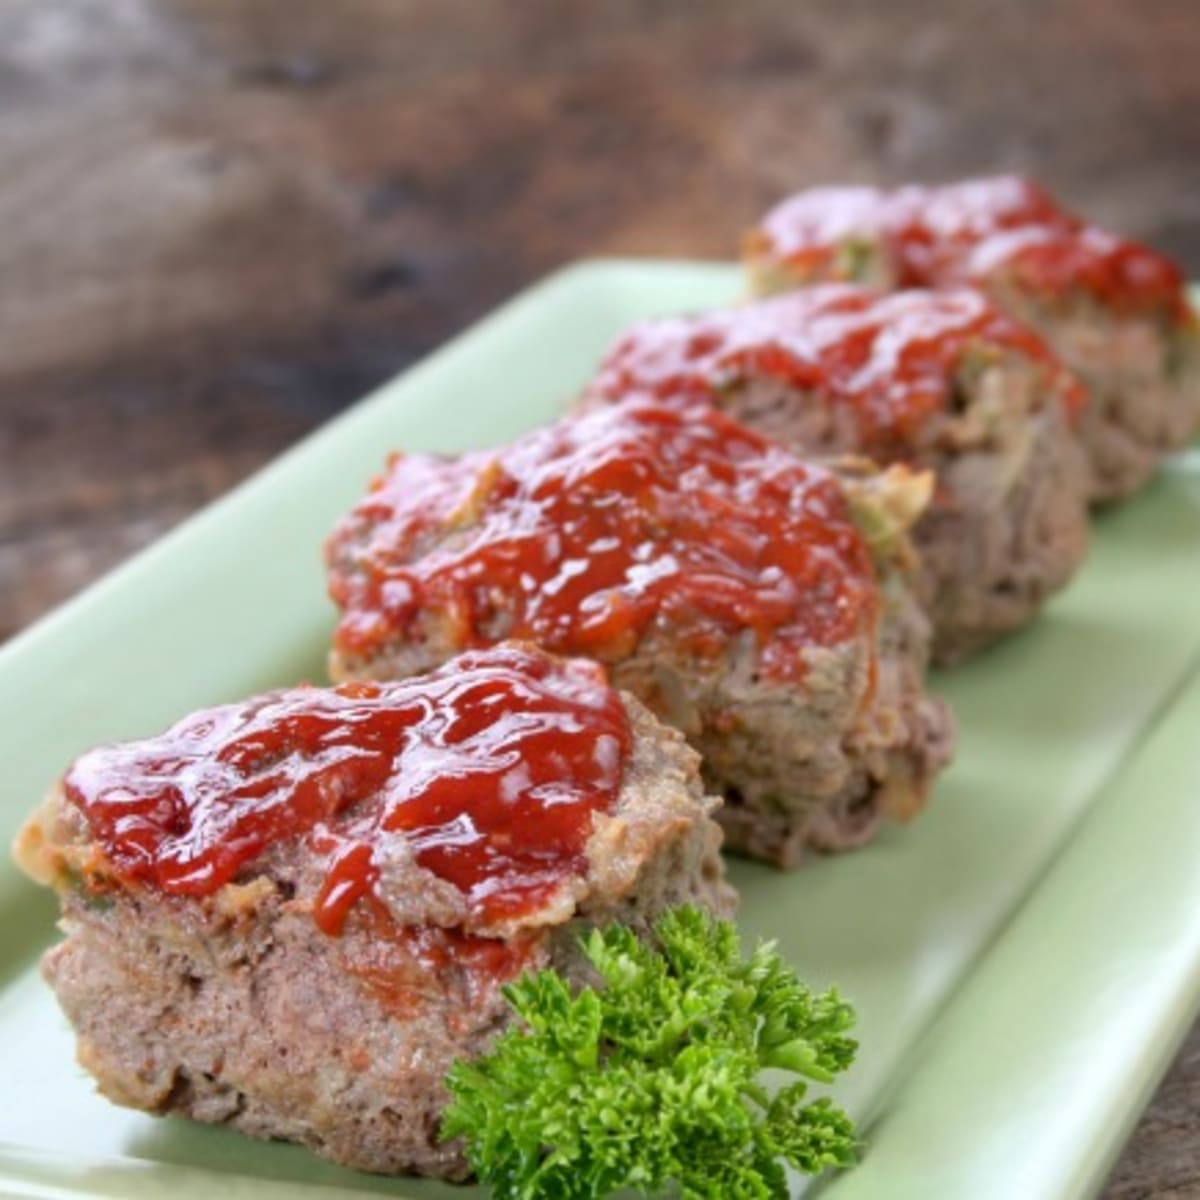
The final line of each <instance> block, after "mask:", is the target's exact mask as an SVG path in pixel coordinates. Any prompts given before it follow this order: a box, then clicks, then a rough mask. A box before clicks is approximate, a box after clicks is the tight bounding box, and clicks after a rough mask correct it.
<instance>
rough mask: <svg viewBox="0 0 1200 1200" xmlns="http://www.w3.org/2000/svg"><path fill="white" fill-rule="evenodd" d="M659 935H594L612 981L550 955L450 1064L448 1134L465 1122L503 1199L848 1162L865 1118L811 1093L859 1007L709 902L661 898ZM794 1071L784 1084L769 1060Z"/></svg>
mask: <svg viewBox="0 0 1200 1200" xmlns="http://www.w3.org/2000/svg"><path fill="white" fill-rule="evenodd" d="M655 934H656V940H657V943H658V944H657V946H653V945H648V944H647V943H646V942H644V941H642V940H640V939H639V938H638V937H637V936H636V935H635V934H634V933H633V931H632V930H630V929H629V928H627V927H625V926H622V925H610V926H608V927H606V928H603V929H595V930H593V931H592V932H591V933H590V934H589V935H588V937H587V938H586V939H584V940H583V942H582V946H583V950H584V953H585V954H586V956H587V958H588V959H589V961H590V962H591V964H592V966H593V967H594V968H595V971H596V973H597V974H598V975H599V977H600V980H601V985H600V986H599V987H596V988H590V987H585V988H582V989H579V990H573V989H572V988H571V987H570V986H569V985H568V983H567V982H566V980H564V979H563V978H562V976H561V975H559V974H558V973H557V972H555V971H552V970H547V971H541V972H539V973H537V974H535V975H526V976H524V977H523V978H521V979H520V980H518V981H517V982H516V983H513V984H511V985H510V986H509V987H507V988H506V989H505V994H506V996H507V999H508V1002H509V1003H510V1005H511V1006H512V1007H513V1009H514V1010H515V1011H516V1014H517V1016H518V1018H519V1021H518V1023H517V1024H516V1025H514V1027H513V1028H512V1029H510V1030H509V1031H508V1032H506V1033H504V1034H502V1035H501V1036H500V1037H499V1038H498V1039H497V1041H496V1042H495V1044H494V1046H493V1048H492V1051H491V1053H490V1054H488V1055H487V1056H485V1057H483V1058H480V1059H477V1060H475V1061H466V1060H464V1061H460V1062H458V1063H456V1064H455V1065H454V1067H453V1068H452V1069H451V1071H450V1074H449V1076H448V1079H447V1082H448V1084H449V1087H450V1091H451V1093H452V1094H453V1097H454V1100H453V1103H452V1104H451V1106H450V1107H449V1109H448V1110H447V1112H446V1115H445V1118H444V1122H443V1126H442V1134H443V1137H445V1138H448V1139H449V1138H455V1137H461V1138H463V1139H464V1141H465V1144H466V1149H467V1155H468V1158H469V1159H470V1161H471V1164H472V1166H473V1167H474V1169H475V1172H476V1174H477V1175H478V1176H479V1178H480V1179H481V1180H482V1181H483V1182H485V1183H487V1184H489V1185H490V1186H491V1187H492V1189H493V1192H494V1194H495V1195H496V1196H497V1197H499V1198H500V1200H585V1198H598V1197H603V1196H608V1195H609V1194H611V1193H612V1192H614V1191H617V1190H618V1189H621V1188H628V1189H632V1190H633V1191H635V1192H640V1193H642V1194H653V1193H656V1192H660V1191H662V1190H663V1189H664V1188H666V1187H667V1186H668V1185H670V1184H672V1183H674V1184H675V1185H676V1187H677V1190H678V1193H679V1194H680V1195H682V1196H683V1197H685V1198H693V1197H695V1198H701V1197H704V1198H709V1197H712V1198H714V1200H715V1198H717V1197H720V1198H721V1200H752V1198H753V1200H760V1198H761V1200H774V1198H775V1197H786V1196H787V1194H788V1191H787V1179H786V1174H785V1170H784V1164H785V1163H787V1164H790V1165H791V1166H792V1167H794V1168H795V1169H796V1170H798V1171H802V1172H805V1173H809V1174H816V1173H818V1172H820V1171H822V1170H824V1169H825V1168H827V1167H844V1166H847V1165H849V1164H850V1163H851V1162H852V1161H853V1158H854V1153H855V1144H856V1143H855V1133H854V1127H853V1125H852V1124H851V1122H850V1119H849V1118H848V1117H847V1116H846V1114H845V1113H844V1112H843V1111H842V1110H841V1109H840V1108H838V1107H836V1106H835V1105H834V1104H833V1103H832V1102H831V1101H830V1100H829V1099H827V1098H820V1099H809V1095H808V1092H809V1086H810V1081H811V1082H817V1083H828V1082H829V1081H830V1080H832V1079H833V1078H834V1076H835V1075H837V1074H838V1072H840V1071H842V1070H844V1069H845V1068H846V1067H847V1066H848V1065H849V1064H850V1062H851V1060H852V1059H853V1057H854V1052H855V1049H856V1043H855V1042H854V1040H853V1039H852V1038H850V1037H849V1036H848V1034H847V1030H849V1029H850V1027H851V1026H852V1025H853V1023H854V1013H853V1010H852V1009H851V1008H850V1006H849V1005H848V1004H846V1003H845V1002H844V1001H843V1000H842V999H841V998H840V997H839V996H838V994H837V992H836V991H833V990H830V991H827V992H823V993H820V994H814V993H813V992H811V991H810V990H809V989H808V988H807V987H805V986H804V984H802V983H801V982H800V981H799V980H798V979H797V978H796V976H795V974H794V973H793V972H792V971H791V970H790V969H789V968H788V966H787V965H786V963H784V961H783V960H782V959H781V958H780V956H779V954H778V952H777V951H776V949H775V948H774V946H773V945H772V944H764V945H760V946H758V948H757V949H756V950H755V951H754V952H753V953H752V954H751V955H750V956H749V958H745V957H743V955H742V952H741V948H740V945H739V942H738V936H737V931H736V929H735V928H734V926H733V925H732V924H731V923H729V922H728V921H720V920H717V919H716V918H714V917H712V916H711V915H709V914H708V913H706V912H704V911H703V910H701V909H697V908H693V907H683V908H678V909H674V910H672V911H670V912H668V913H666V914H665V915H664V916H663V917H662V918H661V919H660V920H659V922H658V923H657V925H656V927H655ZM769 1068H776V1069H778V1070H780V1071H783V1072H786V1073H787V1074H789V1075H791V1076H795V1077H797V1078H794V1079H793V1080H792V1081H791V1082H789V1083H786V1084H785V1085H784V1086H783V1087H781V1088H780V1089H779V1090H778V1091H776V1092H774V1094H772V1093H771V1092H770V1091H769V1090H768V1088H767V1087H766V1086H765V1084H764V1082H763V1079H762V1073H763V1071H764V1070H766V1069H769Z"/></svg>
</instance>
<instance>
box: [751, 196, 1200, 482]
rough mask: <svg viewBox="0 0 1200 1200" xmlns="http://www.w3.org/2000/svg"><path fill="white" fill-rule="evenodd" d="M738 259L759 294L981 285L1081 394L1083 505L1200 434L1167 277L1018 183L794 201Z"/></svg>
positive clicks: (1157, 262)
mask: <svg viewBox="0 0 1200 1200" xmlns="http://www.w3.org/2000/svg"><path fill="white" fill-rule="evenodd" d="M745 255H746V261H747V265H748V267H749V270H750V276H751V280H752V284H753V287H754V289H755V290H756V291H757V292H758V293H759V294H766V293H769V292H777V291H782V290H788V289H791V288H795V287H798V286H801V285H805V284H809V283H813V282H818V281H821V280H848V281H851V282H860V283H867V284H872V285H874V286H876V287H881V288H887V289H894V288H909V287H947V286H958V285H961V284H974V285H976V286H979V287H982V288H984V289H985V290H986V291H987V292H988V293H989V294H990V295H991V296H992V298H993V299H994V300H996V302H997V303H999V304H1000V305H1001V306H1003V307H1004V308H1006V309H1008V311H1009V312H1011V313H1012V315H1014V316H1016V317H1018V318H1020V319H1021V320H1024V321H1027V322H1029V323H1030V324H1031V325H1033V326H1034V327H1035V328H1036V329H1037V330H1038V331H1039V332H1040V333H1041V334H1042V335H1043V336H1044V337H1045V339H1046V341H1047V342H1048V343H1049V344H1050V345H1051V346H1052V347H1053V349H1054V350H1055V351H1056V352H1057V353H1058V354H1059V355H1060V356H1061V357H1062V359H1063V360H1064V362H1066V363H1067V365H1068V366H1070V367H1071V368H1072V369H1073V370H1074V371H1076V372H1077V373H1078V375H1079V376H1080V378H1081V379H1082V380H1083V381H1084V383H1085V384H1086V385H1087V387H1088V389H1089V391H1090V393H1091V403H1090V404H1089V405H1088V406H1087V408H1086V409H1085V411H1084V413H1083V416H1082V419H1081V422H1080V435H1081V438H1082V440H1083V443H1084V446H1085V449H1086V450H1087V453H1088V458H1089V461H1090V465H1091V494H1092V499H1093V500H1094V501H1105V500H1114V499H1119V498H1120V497H1123V496H1127V495H1129V494H1130V493H1132V492H1134V491H1136V490H1137V489H1138V488H1140V487H1141V486H1142V485H1143V484H1144V483H1146V482H1147V480H1149V479H1150V478H1151V477H1152V476H1153V474H1154V473H1155V471H1156V469H1157V467H1158V463H1159V461H1160V460H1161V458H1162V457H1163V455H1164V454H1166V453H1168V452H1169V451H1171V450H1174V449H1178V448H1179V447H1181V446H1184V445H1186V444H1187V443H1188V442H1189V441H1190V440H1191V438H1192V437H1194V436H1195V434H1196V432H1197V430H1198V429H1200V324H1198V322H1197V317H1196V314H1195V313H1194V312H1193V310H1192V308H1191V306H1190V304H1189V303H1188V297H1187V292H1186V289H1185V285H1184V279H1183V276H1182V275H1181V273H1180V271H1179V270H1178V268H1177V267H1176V266H1175V265H1174V264H1173V263H1172V262H1170V261H1169V260H1168V259H1166V258H1165V257H1163V256H1162V255H1161V254H1158V253H1156V252H1155V251H1154V250H1152V249H1150V248H1149V247H1148V246H1144V245H1142V244H1140V243H1138V242H1133V241H1129V240H1127V239H1124V238H1120V237H1118V236H1116V235H1115V234H1113V233H1110V232H1108V231H1107V230H1104V229H1100V228H1097V227H1096V226H1094V225H1091V224H1088V223H1087V222H1086V221H1085V220H1083V218H1081V217H1079V216H1078V215H1076V214H1075V213H1072V212H1070V211H1068V210H1067V209H1065V208H1063V207H1062V206H1061V205H1059V204H1058V203H1057V202H1056V201H1055V200H1054V199H1053V198H1052V197H1051V196H1050V195H1048V194H1047V193H1046V192H1045V191H1044V190H1043V189H1042V188H1040V187H1038V186H1037V185H1036V184H1034V183H1031V182H1030V181H1028V180H1024V179H1017V178H1009V177H1001V178H996V179H977V180H968V181H965V182H960V183H954V184H949V185H945V186H942V187H932V188H925V187H912V186H910V187H902V188H897V189H894V190H890V191H888V190H881V189H878V188H869V187H849V188H816V189H812V190H809V191H804V192H800V193H799V194H798V195H795V196H792V197H791V198H790V199H788V200H785V201H784V202H783V203H781V204H780V205H778V206H777V207H776V208H774V209H773V210H772V211H771V212H769V213H768V214H767V216H766V217H765V218H764V219H763V221H762V223H761V224H760V225H759V226H758V227H757V228H756V229H754V230H753V231H752V232H751V233H749V234H748V235H747V237H746V240H745Z"/></svg>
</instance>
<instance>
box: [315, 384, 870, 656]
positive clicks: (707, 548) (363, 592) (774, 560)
mask: <svg viewBox="0 0 1200 1200" xmlns="http://www.w3.org/2000/svg"><path fill="white" fill-rule="evenodd" d="M329 551H330V559H331V563H332V566H333V569H332V571H331V581H330V590H331V594H332V595H333V598H334V599H335V601H336V602H337V603H338V604H339V605H340V606H341V607H342V609H343V617H342V620H341V623H340V625H339V627H338V632H337V644H338V647H339V649H341V650H342V651H344V652H349V653H352V654H369V653H370V652H371V651H372V650H373V649H375V648H377V647H378V646H380V645H381V644H385V643H386V642H387V641H388V640H389V639H391V638H404V637H406V636H414V630H415V629H416V628H417V625H416V623H417V622H418V621H419V620H421V621H425V622H428V621H429V619H430V614H436V617H437V619H438V620H439V622H444V624H445V628H444V629H443V630H442V631H441V633H440V636H442V637H445V636H447V635H448V636H449V637H450V639H451V640H452V643H453V644H454V645H456V646H461V645H478V644H483V643H488V642H490V641H493V640H496V639H499V638H504V637H518V638H525V639H529V640H533V641H536V642H538V643H539V644H540V645H542V646H545V647H547V648H549V649H551V650H554V651H557V652H559V653H565V654H586V655H588V656H590V657H594V658H600V659H603V660H607V661H615V660H619V659H621V658H623V657H625V656H627V655H628V654H630V653H631V652H632V651H633V650H634V649H635V648H636V646H637V644H638V642H639V640H640V639H641V638H642V637H643V636H646V635H650V634H653V635H656V636H657V637H658V638H659V639H660V641H659V643H658V644H660V645H661V644H662V642H663V641H666V642H667V643H669V644H670V646H671V647H672V648H677V649H679V650H681V651H683V652H684V653H687V654H689V655H693V656H695V657H697V658H700V659H711V658H715V657H717V656H719V655H720V654H722V653H723V652H724V651H725V650H726V648H727V647H728V645H729V643H730V641H731V640H732V639H734V638H736V637H738V636H739V635H741V634H742V633H743V632H745V631H749V632H750V633H752V634H753V636H754V638H755V640H756V641H757V643H758V646H759V647H760V649H761V652H762V658H761V663H762V669H763V671H764V672H765V673H766V674H768V675H770V676H773V677H776V678H798V677H799V676H800V675H801V674H802V672H803V651H804V650H805V648H807V647H809V646H811V645H813V644H814V643H815V644H821V645H826V644H836V643H839V642H841V641H844V640H846V639H848V638H850V637H852V636H854V635H855V634H856V633H857V632H858V631H859V630H861V629H862V628H863V627H864V625H866V624H868V623H870V622H872V621H873V620H874V614H875V601H876V590H875V580H874V575H873V571H872V565H871V559H870V553H869V551H868V549H867V547H866V544H865V543H864V541H863V540H862V538H861V537H860V535H859V533H858V531H857V530H856V529H855V527H854V525H853V524H852V523H851V521H850V518H849V515H848V513H847V510H846V506H845V501H844V499H843V497H842V493H841V489H840V487H839V485H838V484H837V482H836V481H835V479H834V478H833V476H831V475H830V474H829V473H828V472H826V471H823V470H821V469H820V468H818V467H813V466H809V465H806V464H803V463H801V462H799V461H798V460H796V459H795V458H794V457H793V456H792V455H790V454H788V453H786V452H785V451H783V450H782V449H781V448H779V447H777V446H775V445H774V444H772V443H770V442H768V441H766V440H765V439H763V438H761V437H759V436H758V435H757V434H755V433H753V432H751V431H750V430H747V429H745V428H743V427H742V426H740V425H738V424H736V423H735V422H733V421H731V420H729V419H728V418H726V417H724V416H722V415H721V414H720V413H718V412H716V411H714V410H705V411H702V412H697V413H692V414H688V415H686V416H685V415H682V414H681V413H679V412H677V411H675V410H673V409H669V408H667V407H664V406H661V405H628V406H621V407H620V408H615V407H614V408H606V409H600V410H597V411H595V412H591V413H588V414H585V415H583V416H577V417H571V418H568V419H566V420H563V421H561V422H559V423H558V424H557V425H554V426H551V427H550V428H548V429H544V430H539V431H536V432H534V433H532V434H529V435H527V436H526V437H524V438H522V439H520V440H519V441H517V442H515V443H514V444H512V445H511V446H509V447H507V448H506V449H503V450H501V451H499V452H481V453H474V454H468V455H465V456H463V457H461V458H459V459H456V460H448V461H447V460H439V459H434V458H429V457H424V456H417V455H412V456H397V457H395V458H393V459H392V461H391V463H390V465H389V467H388V471H387V473H386V475H385V476H384V477H383V478H382V479H380V480H378V481H377V482H376V484H375V487H374V490H373V491H372V492H371V493H370V494H369V495H368V496H367V497H366V499H364V500H363V501H362V502H361V503H360V504H359V506H358V507H357V508H356V509H355V510H354V511H353V512H352V513H351V515H350V516H349V517H348V518H347V519H346V520H345V521H344V522H343V523H342V525H341V526H340V527H339V528H338V530H337V531H335V533H334V535H333V538H332V539H331V543H330V547H329ZM426 628H427V626H426ZM426 636H427V635H426Z"/></svg>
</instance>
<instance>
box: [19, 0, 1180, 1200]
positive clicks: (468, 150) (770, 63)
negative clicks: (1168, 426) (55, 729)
mask: <svg viewBox="0 0 1200 1200" xmlns="http://www.w3.org/2000/svg"><path fill="white" fill-rule="evenodd" d="M997 171H1021V172H1028V173H1031V174H1033V175H1035V176H1037V177H1039V178H1040V179H1042V180H1043V181H1044V182H1045V183H1047V184H1048V185H1049V186H1050V187H1051V188H1052V189H1053V190H1055V191H1057V192H1058V193H1060V194H1061V196H1062V197H1063V198H1064V199H1065V200H1066V201H1067V202H1069V203H1070V204H1072V205H1074V206H1077V207H1079V208H1081V209H1083V210H1085V211H1086V212H1087V213H1088V214H1089V215H1091V216H1093V217H1094V218H1095V219H1097V220H1098V221H1100V222H1102V223H1109V224H1111V225H1113V226H1115V227H1116V228H1118V229H1120V230H1121V231H1123V232H1126V233H1129V234H1133V235H1136V236H1138V237H1141V238H1144V239H1146V240H1149V241H1151V242H1153V243H1154V244H1155V245H1157V246H1158V247H1160V248H1161V249H1163V250H1166V251H1167V252H1169V253H1171V254H1173V255H1176V256H1177V257H1178V258H1179V259H1181V260H1182V262H1183V263H1184V265H1185V266H1186V267H1187V268H1188V269H1189V271H1190V272H1191V273H1192V274H1193V275H1194V276H1197V277H1200V6H1198V5H1197V3H1196V0H1142V2H1141V3H1136V4H1135V3H1129V2H1128V0H956V2H954V3H951V2H950V0H943V2H942V3H929V2H925V3H923V2H921V0H879V2H877V3H868V2H866V0H808V2H807V3H803V4H801V3H797V2H796V0H739V2H738V3H718V2H715V0H676V2H666V0H596V2H581V0H574V2H564V0H522V2H521V3H507V4H501V3H492V4H485V3H478V2H473V0H3V2H2V3H0V229H3V236H2V238H0V640H3V639H4V638H6V637H8V636H9V635H11V634H12V633H14V632H15V631H17V630H18V629H20V628H21V627H22V626H24V625H25V624H27V623H28V622H29V621H31V620H32V619H34V618H35V617H36V616H38V615H39V614H40V613H42V612H43V611H45V610H46V609H47V608H48V607H50V606H51V605H53V604H54V603H56V602H58V601H59V600H61V599H63V598H64V597H66V596H68V595H70V594H71V593H73V592H75V591H77V590H78V589H79V588H80V587H82V586H83V585H84V584H85V583H87V582H88V581H90V580H91V579H93V578H95V577H96V576H97V575H99V574H100V573H102V572H103V571H104V570H106V569H107V568H108V567H110V566H112V565H113V564H114V563H116V562H117V561H119V560H120V559H122V558H124V557H126V556H127V555H129V554H130V553H132V552H133V551H134V550H136V549H138V548H139V547H140V546H142V545H144V544H146V543H147V542H149V541H151V540H152V539H154V538H155V537H157V536H158V535H159V534H161V533H162V532H164V531H165V530H166V529H167V528H169V527H170V526H172V525H173V524H175V523H176V522H178V521H179V520H180V519H181V518H182V517H184V516H185V515H187V513H189V512H190V511H192V510H193V509H195V508H197V507H198V506H200V505H202V504H204V503H205V502H206V501H208V500H209V499H211V498H212V497H214V496H216V495H218V494H219V493H221V492H222V491H224V490H226V489H227V488H229V487H230V486H232V485H233V484H234V483H236V482H237V481H238V480H239V479H240V478H242V477H243V476H245V475H246V474H248V473H249V472H250V471H252V470H253V469H254V468H255V467H257V466H258V465H260V464H261V463H262V462H264V461H265V460H266V459H268V458H270V457H271V456H273V455H274V454H276V453H277V452H278V451H279V450H281V449H282V448H283V447H285V446H286V445H288V444H289V443H291V442H293V441H294V440H295V439H297V438H298V437H300V436H301V435H302V434H304V433H305V432H307V431H308V430H310V429H311V428H313V427H314V426H316V425H318V424H319V423H320V422H322V421H323V420H325V419H326V418H328V417H329V416H331V415H332V414H333V413H335V412H337V411H338V410H339V409H341V408H343V407H344V406H346V405H348V404H350V403H352V402H353V401H354V400H355V399H357V398H359V397H360V396H361V395H362V394H363V393H364V392H366V391H367V390H369V389H370V388H371V387H372V386H373V385H374V384H376V383H378V382H380V381H382V380H383V379H385V378H387V377H388V376H389V375H391V374H393V373H395V372H396V371H398V370H401V369H403V368H404V367H405V366H406V365H408V364H409V363H411V362H412V361H413V360H414V359H416V358H418V357H419V356H420V355H422V354H424V353H425V352H427V351H428V350H430V349H431V348H432V347H434V346H435V345H437V344H438V343H439V342H441V341H443V340H444V339H445V338H446V337H448V336H449V335H451V334H453V333H455V332H456V331H458V330H460V329H462V328H463V327H464V326H465V325H467V324H468V323H469V322H471V321H472V320H473V319H475V318H476V317H478V316H479V315H480V314H482V313H484V312H485V311H486V310H488V309H489V308H491V307H493V306H494V305H495V304H496V303H497V302H498V301H499V300H501V299H503V298H504V297H506V296H507V295H509V294H510V293H512V292H513V291H515V290H517V289H518V288H520V287H522V286H524V285H525V284H527V283H529V282H531V281H532V280H534V279H535V278H537V277H538V276H540V275H542V274H543V273H545V272H546V271H548V270H550V269H552V268H554V267H555V266H558V265H559V264H561V263H563V262H566V261H568V260H570V259H573V258H578V257H581V256H589V255H600V254H642V255H667V256H686V257H729V256H731V255H732V254H733V253H734V252H735V250H736V245H737V238H738V235H739V233H740V231H741V230H742V229H743V228H744V227H745V226H746V225H747V224H749V223H750V222H751V221H752V220H753V219H754V217H755V216H756V215H757V214H758V213H759V212H760V210H761V209H762V208H763V207H764V206H766V205H767V204H768V203H770V202H771V201H773V200H775V199H777V198H779V197H780V196H781V195H782V194H784V193H786V192H787V191H789V190H791V189H794V188H796V187H798V186H801V185H805V184H810V183H816V182H829V181H837V180H853V181H857V180H863V181H880V182H889V181H891V182H896V181H903V180H907V179H923V180H937V179H948V178H954V177H956V176H961V175H965V174H970V173H987V172H997ZM1198 1132H1200V1037H1198V1036H1197V1035H1195V1034H1194V1035H1193V1038H1192V1041H1191V1043H1190V1046H1189V1048H1188V1050H1186V1051H1185V1053H1184V1056H1183V1058H1182V1059H1181V1062H1180V1065H1179V1066H1178V1067H1177V1068H1176V1071H1175V1073H1174V1074H1173V1075H1172V1076H1171V1078H1170V1079H1169V1080H1168V1082H1167V1084H1166V1085H1165V1088H1164V1090H1163V1092H1162V1093H1160V1096H1159V1098H1158V1100H1157V1101H1156V1105H1155V1107H1154V1108H1153V1109H1152V1110H1151V1113H1150V1115H1149V1116H1148V1118H1147V1119H1146V1121H1144V1122H1143V1125H1142V1127H1141V1129H1140V1130H1139V1132H1138V1134H1137V1135H1136V1137H1135V1139H1134V1142H1133V1143H1132V1145H1131V1147H1130V1149H1129V1150H1128V1151H1127V1153H1126V1155H1125V1157H1124V1159H1123V1160H1122V1162H1121V1164H1120V1166H1119V1167H1118V1169H1117V1173H1116V1175H1115V1177H1114V1179H1113V1182H1112V1184H1111V1186H1110V1188H1109V1191H1108V1193H1107V1195H1108V1197H1109V1198H1110V1200H1115V1198H1116V1197H1121V1198H1123V1200H1133V1198H1135V1197H1139V1198H1140V1197H1150V1196H1164V1197H1166V1196H1171V1197H1180V1198H1182V1197H1185V1196H1200V1162H1198V1161H1197V1160H1198V1159H1200V1153H1197V1151H1196V1149H1195V1146H1196V1138H1197V1133H1198Z"/></svg>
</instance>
